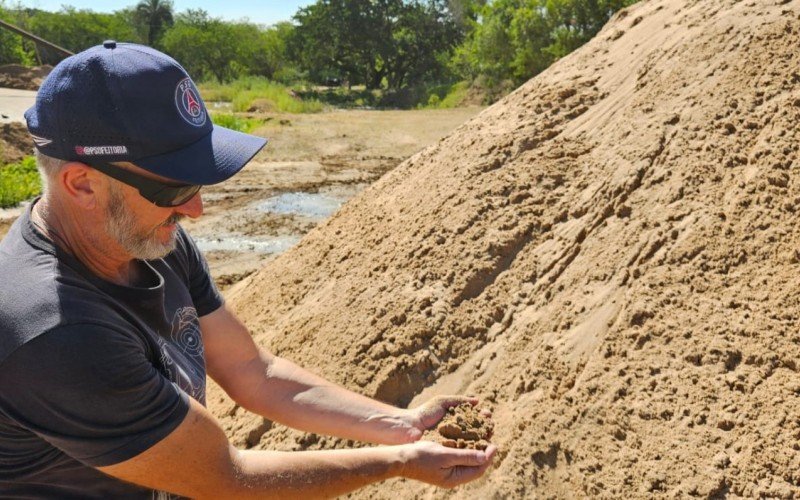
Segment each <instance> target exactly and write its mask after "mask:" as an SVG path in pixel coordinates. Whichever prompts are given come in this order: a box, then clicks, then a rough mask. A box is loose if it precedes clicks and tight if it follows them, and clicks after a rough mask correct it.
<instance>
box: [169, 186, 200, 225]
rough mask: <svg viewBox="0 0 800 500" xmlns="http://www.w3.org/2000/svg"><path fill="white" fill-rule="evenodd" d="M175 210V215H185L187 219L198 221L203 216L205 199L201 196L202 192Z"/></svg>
mask: <svg viewBox="0 0 800 500" xmlns="http://www.w3.org/2000/svg"><path fill="white" fill-rule="evenodd" d="M174 210H175V213H178V214H181V215H185V216H186V217H190V218H192V219H196V218H198V217H200V216H201V215H203V197H202V196H201V195H200V191H198V192H197V194H196V195H194V196H192V197H191V198H189V201H187V202H186V203H184V204H183V205H178V206H177V207H175V208H174Z"/></svg>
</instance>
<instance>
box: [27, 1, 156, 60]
mask: <svg viewBox="0 0 800 500" xmlns="http://www.w3.org/2000/svg"><path fill="white" fill-rule="evenodd" d="M23 27H25V28H26V29H28V30H29V31H31V32H33V33H35V34H36V35H38V36H40V37H42V38H44V39H45V40H48V41H50V42H53V43H55V44H56V45H60V46H61V47H64V48H65V49H68V50H71V51H73V52H80V51H82V50H85V49H88V48H89V47H93V46H95V45H98V44H101V43H103V41H104V40H108V39H113V40H118V41H120V42H139V41H141V40H140V39H139V36H138V34H137V33H136V30H135V29H134V28H133V26H132V25H131V24H130V22H129V20H128V19H127V17H126V16H125V15H123V14H122V13H115V14H100V13H97V12H93V11H91V10H86V9H80V10H78V9H76V8H74V7H63V8H62V9H61V11H59V12H46V11H43V10H35V11H32V13H30V14H29V16H28V17H27V19H25V22H24V24H23ZM60 58H61V56H59V57H57V58H56V60H60ZM50 62H55V61H50Z"/></svg>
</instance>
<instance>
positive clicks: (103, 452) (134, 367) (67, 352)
mask: <svg viewBox="0 0 800 500" xmlns="http://www.w3.org/2000/svg"><path fill="white" fill-rule="evenodd" d="M188 410H189V399H188V396H187V395H186V394H185V393H184V392H183V391H181V390H180V389H179V388H178V387H177V386H175V385H174V384H173V383H172V382H170V381H169V380H168V379H167V378H166V377H164V376H163V375H162V374H161V373H160V372H159V371H158V370H157V369H156V368H155V367H154V366H153V364H152V363H150V361H149V360H148V359H147V357H146V355H145V347H144V344H143V343H142V341H141V340H139V339H138V338H137V337H135V336H132V335H131V334H129V333H124V332H118V331H116V330H114V329H111V328H106V327H102V326H97V325H70V326H62V327H57V328H56V329H54V330H50V331H48V332H46V333H44V334H42V335H40V336H39V337H37V338H36V339H34V340H32V341H30V342H28V343H27V344H25V345H24V346H22V347H20V348H19V349H17V351H15V352H14V353H13V354H12V355H11V356H9V357H8V358H7V359H6V360H5V361H4V362H3V364H2V365H0V411H2V412H3V413H4V414H5V415H6V416H7V417H8V418H10V419H11V420H13V421H14V422H16V423H17V424H18V425H19V426H21V427H23V428H25V429H28V430H29V431H31V432H33V433H34V434H36V435H38V436H39V437H41V438H42V439H44V440H46V441H47V442H49V443H50V444H52V445H53V446H55V447H57V448H59V449H60V450H62V451H63V452H64V453H66V454H67V455H69V456H71V457H72V458H74V459H76V460H78V461H80V462H82V463H84V464H86V465H89V466H93V467H100V466H105V465H112V464H116V463H119V462H123V461H125V460H128V459H130V458H133V457H135V456H136V455H138V454H140V453H141V452H143V451H145V450H147V449H148V448H150V447H151V446H153V445H154V444H156V443H158V442H159V441H161V440H162V439H163V438H165V437H166V436H168V435H169V434H170V433H171V432H172V431H173V430H174V429H175V428H176V427H178V425H180V423H181V422H182V421H183V419H184V417H185V416H186V414H187V412H188Z"/></svg>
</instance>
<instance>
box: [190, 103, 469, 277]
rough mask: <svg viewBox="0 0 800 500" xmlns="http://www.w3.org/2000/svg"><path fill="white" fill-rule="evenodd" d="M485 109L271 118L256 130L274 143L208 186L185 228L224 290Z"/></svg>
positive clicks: (335, 112) (324, 114)
mask: <svg viewBox="0 0 800 500" xmlns="http://www.w3.org/2000/svg"><path fill="white" fill-rule="evenodd" d="M480 109H481V108H461V109H452V110H422V111H333V112H326V113H319V114H307V115H277V116H270V117H269V119H268V121H267V122H266V123H265V125H264V126H263V127H261V128H259V129H258V130H256V131H254V133H257V134H259V135H263V136H266V137H268V138H269V139H270V142H269V144H268V145H267V146H266V147H265V149H264V150H263V151H262V152H261V153H260V154H259V155H258V156H256V158H255V159H254V160H253V161H252V162H251V163H250V164H249V165H248V166H247V167H245V169H244V170H243V171H242V172H241V173H240V174H239V175H237V176H235V177H234V178H232V179H230V180H229V181H226V182H224V183H222V184H219V185H216V186H210V187H208V188H204V191H203V193H204V200H205V214H204V215H203V217H201V218H199V219H197V220H194V221H192V220H189V221H186V222H185V223H184V226H185V227H186V228H187V229H189V231H190V232H191V234H192V235H193V236H194V237H195V239H197V240H198V242H199V244H200V246H201V248H202V249H203V250H204V251H205V252H206V257H207V258H208V260H209V266H210V268H211V273H212V275H213V276H214V277H215V279H216V281H217V283H218V284H219V285H220V286H221V288H222V289H223V290H224V289H226V288H227V287H228V286H230V285H231V284H234V283H236V282H238V281H239V280H240V279H242V278H243V277H245V276H247V275H249V274H250V273H252V272H253V271H255V270H256V269H258V268H260V267H261V265H263V263H265V262H267V261H269V260H271V259H272V258H273V257H274V256H275V255H276V254H277V253H279V252H281V251H284V250H285V249H286V248H288V247H289V246H291V245H293V244H295V243H296V242H297V241H299V239H300V238H301V237H302V236H303V235H304V234H305V233H307V232H308V231H309V230H311V229H312V228H313V227H315V226H316V225H317V224H318V223H320V222H322V221H323V220H324V219H325V218H327V216H328V215H329V214H330V213H332V212H333V211H335V210H336V209H337V208H338V207H339V206H340V205H341V204H343V203H344V202H346V201H347V200H348V199H349V198H350V197H352V196H354V195H355V194H356V193H358V192H360V191H361V190H362V189H364V188H365V187H366V186H368V185H369V184H371V183H372V182H374V181H375V180H376V179H378V178H379V177H380V176H382V175H383V174H384V173H386V172H388V171H389V170H391V169H392V168H394V167H396V166H397V165H398V164H399V163H400V162H401V161H402V160H404V159H405V158H407V157H408V156H410V155H411V154H412V153H414V152H415V151H418V150H419V149H421V148H423V147H425V146H427V145H429V144H432V143H435V142H436V141H438V140H439V139H441V138H442V137H444V136H445V135H447V134H448V133H450V132H451V131H452V130H453V129H454V128H456V127H457V126H458V125H460V124H461V123H463V122H465V121H466V120H468V119H469V118H471V117H473V116H475V115H476V114H477V113H478V112H479V111H480ZM281 195H284V197H286V196H288V197H292V196H294V198H289V199H288V202H286V203H284V205H285V206H281V207H278V208H279V209H278V210H274V209H273V210H270V203H269V202H270V200H274V199H277V200H279V201H280V200H281V198H280V197H281ZM292 201H295V203H294V204H293V203H292ZM265 204H266V205H267V206H264V205H265ZM259 207H261V208H259ZM273 208H274V207H273Z"/></svg>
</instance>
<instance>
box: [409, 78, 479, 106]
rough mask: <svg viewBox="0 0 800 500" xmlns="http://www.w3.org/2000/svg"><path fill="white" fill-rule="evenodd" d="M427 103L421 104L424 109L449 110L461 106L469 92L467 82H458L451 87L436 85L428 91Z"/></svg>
mask: <svg viewBox="0 0 800 500" xmlns="http://www.w3.org/2000/svg"><path fill="white" fill-rule="evenodd" d="M428 92H429V95H428V102H427V103H426V104H423V105H422V106H420V107H422V108H426V109H450V108H457V107H459V106H461V105H462V103H463V102H464V99H466V97H467V93H468V92H469V83H468V82H458V83H455V84H452V85H437V86H435V87H431V88H429V89H428Z"/></svg>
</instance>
